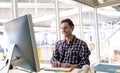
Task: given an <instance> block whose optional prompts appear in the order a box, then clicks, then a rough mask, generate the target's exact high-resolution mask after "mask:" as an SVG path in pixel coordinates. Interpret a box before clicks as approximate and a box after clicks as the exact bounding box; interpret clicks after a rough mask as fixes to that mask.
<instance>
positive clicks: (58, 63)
mask: <svg viewBox="0 0 120 73" xmlns="http://www.w3.org/2000/svg"><path fill="white" fill-rule="evenodd" d="M52 67H61V63H60V62H59V61H55V62H53V63H52Z"/></svg>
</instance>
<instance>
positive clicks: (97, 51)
mask: <svg viewBox="0 0 120 73" xmlns="http://www.w3.org/2000/svg"><path fill="white" fill-rule="evenodd" d="M94 14H95V15H94V24H95V40H96V47H95V49H96V55H97V63H100V43H99V31H98V16H97V8H94Z"/></svg>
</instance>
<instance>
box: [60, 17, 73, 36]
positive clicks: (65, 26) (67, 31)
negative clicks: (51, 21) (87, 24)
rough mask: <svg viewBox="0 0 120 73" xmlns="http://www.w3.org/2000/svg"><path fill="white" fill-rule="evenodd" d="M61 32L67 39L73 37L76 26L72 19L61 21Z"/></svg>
mask: <svg viewBox="0 0 120 73" xmlns="http://www.w3.org/2000/svg"><path fill="white" fill-rule="evenodd" d="M60 28H61V32H62V34H63V35H64V36H65V37H69V36H71V35H72V31H73V29H74V24H73V22H72V21H71V20H70V19H68V18H67V19H64V20H62V21H61V25H60Z"/></svg>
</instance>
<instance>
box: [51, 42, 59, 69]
mask: <svg viewBox="0 0 120 73" xmlns="http://www.w3.org/2000/svg"><path fill="white" fill-rule="evenodd" d="M58 59H59V51H58V43H56V44H55V50H54V51H53V54H52V58H51V60H50V62H51V64H52V66H53V67H60V66H61V64H60V62H59V61H58Z"/></svg>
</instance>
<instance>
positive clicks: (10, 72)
mask: <svg viewBox="0 0 120 73" xmlns="http://www.w3.org/2000/svg"><path fill="white" fill-rule="evenodd" d="M78 70H79V69H76V68H75V69H73V70H72V71H71V72H59V71H45V70H40V71H39V72H37V73H77V72H78ZM9 73H28V72H25V71H21V70H17V69H14V70H10V71H9ZM33 73H35V72H33Z"/></svg>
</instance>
